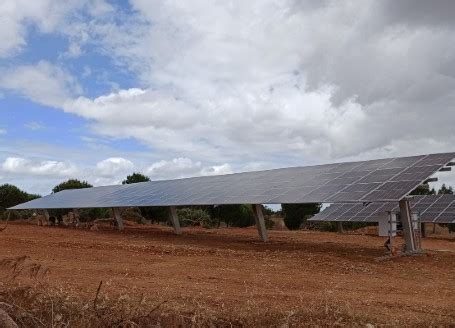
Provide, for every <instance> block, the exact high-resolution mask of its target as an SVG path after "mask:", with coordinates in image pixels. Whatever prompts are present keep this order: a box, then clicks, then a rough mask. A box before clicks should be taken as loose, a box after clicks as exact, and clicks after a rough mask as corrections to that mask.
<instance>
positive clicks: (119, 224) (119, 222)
mask: <svg viewBox="0 0 455 328" xmlns="http://www.w3.org/2000/svg"><path fill="white" fill-rule="evenodd" d="M112 212H113V213H114V219H115V221H117V229H118V230H120V231H122V230H123V219H122V214H121V213H120V209H119V208H118V207H114V208H112Z"/></svg>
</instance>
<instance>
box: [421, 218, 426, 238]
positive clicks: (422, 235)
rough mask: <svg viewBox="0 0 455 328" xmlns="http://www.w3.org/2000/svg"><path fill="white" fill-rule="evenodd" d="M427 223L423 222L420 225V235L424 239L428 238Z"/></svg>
mask: <svg viewBox="0 0 455 328" xmlns="http://www.w3.org/2000/svg"><path fill="white" fill-rule="evenodd" d="M425 228H426V227H425V223H424V222H421V223H420V234H421V237H422V238H427V231H426V230H425Z"/></svg>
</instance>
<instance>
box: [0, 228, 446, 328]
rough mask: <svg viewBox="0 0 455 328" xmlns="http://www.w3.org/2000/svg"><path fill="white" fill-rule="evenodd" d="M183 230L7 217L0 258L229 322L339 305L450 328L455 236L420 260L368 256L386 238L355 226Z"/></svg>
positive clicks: (343, 311)
mask: <svg viewBox="0 0 455 328" xmlns="http://www.w3.org/2000/svg"><path fill="white" fill-rule="evenodd" d="M183 230H184V234H183V235H181V236H176V235H173V234H172V230H171V229H170V228H168V227H163V226H155V225H145V226H143V225H133V226H127V227H126V230H125V231H124V232H117V231H114V230H112V228H109V227H105V228H100V230H98V231H89V230H83V229H75V228H58V227H38V226H34V225H26V224H14V223H11V224H9V225H8V227H7V229H5V230H4V231H2V232H1V233H0V259H2V258H6V257H16V256H23V255H28V256H30V258H31V259H33V261H36V262H39V263H41V264H43V265H44V266H46V267H48V268H49V272H50V273H49V275H48V276H47V278H46V279H47V280H48V281H47V283H49V285H50V286H54V287H56V288H63V289H64V290H65V291H66V292H68V293H71V294H73V295H77V296H78V297H81V298H86V299H90V298H93V297H94V295H95V293H96V290H97V287H98V286H99V283H100V281H103V288H104V291H106V292H109V293H111V294H113V295H122V294H124V293H128V294H131V293H133V294H137V295H144V296H145V297H147V298H148V299H152V300H156V302H157V303H158V302H163V301H165V302H166V304H165V306H166V307H167V309H173V310H175V311H176V312H179V313H185V312H192V313H200V314H201V315H204V313H206V314H207V315H216V316H218V317H226V318H229V320H231V322H235V321H236V320H238V321H237V322H250V323H255V324H254V325H270V326H272V325H273V326H275V325H278V324H280V325H281V324H285V325H286V324H290V325H292V323H293V319H292V318H293V316H294V315H297V313H300V312H302V311H303V312H305V311H306V313H307V320H309V321H307V322H306V323H307V324H309V325H310V324H311V322H312V321H311V315H312V313H319V314H320V313H321V311H323V312H322V313H324V311H325V313H326V315H329V314H330V315H333V312H337V311H339V317H340V319H337V320H338V321H339V322H338V323H340V324H343V323H344V324H348V325H350V323H355V322H356V321H357V322H362V323H368V322H371V323H373V324H388V325H393V326H416V325H419V326H428V325H442V326H451V325H455V238H452V237H444V238H442V237H441V238H435V237H429V238H427V239H425V240H424V241H423V248H424V249H426V250H427V251H426V253H425V254H424V255H420V256H406V257H397V258H393V259H391V260H385V261H384V260H382V261H378V258H380V257H383V256H384V255H385V254H386V252H385V249H384V247H383V244H384V241H385V238H382V237H377V236H371V235H362V234H359V233H345V234H337V233H323V232H311V231H270V232H269V237H270V241H269V242H267V243H263V242H260V241H259V240H258V238H257V232H256V230H255V229H253V228H246V229H239V228H223V229H211V230H207V229H202V228H185V229H183ZM312 311H313V312H312ZM329 312H330V313H329ZM247 317H248V318H255V319H254V320H253V321H251V320H250V321H245V320H244V318H247ZM242 320H243V321H242ZM335 323H336V322H335ZM294 324H295V325H301V324H302V322H297V323H296V322H294Z"/></svg>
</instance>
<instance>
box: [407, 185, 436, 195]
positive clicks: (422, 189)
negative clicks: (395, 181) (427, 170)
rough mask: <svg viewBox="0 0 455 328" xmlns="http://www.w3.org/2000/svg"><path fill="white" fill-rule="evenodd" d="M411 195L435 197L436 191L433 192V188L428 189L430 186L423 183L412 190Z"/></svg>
mask: <svg viewBox="0 0 455 328" xmlns="http://www.w3.org/2000/svg"><path fill="white" fill-rule="evenodd" d="M411 195H436V190H434V188H431V189H430V185H429V184H428V183H424V184H421V185H420V186H418V187H417V188H416V189H414V190H413V191H412V192H411Z"/></svg>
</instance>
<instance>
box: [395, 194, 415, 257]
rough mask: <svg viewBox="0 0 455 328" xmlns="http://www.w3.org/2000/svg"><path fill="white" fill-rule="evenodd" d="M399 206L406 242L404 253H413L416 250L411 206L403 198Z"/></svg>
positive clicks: (407, 200)
mask: <svg viewBox="0 0 455 328" xmlns="http://www.w3.org/2000/svg"><path fill="white" fill-rule="evenodd" d="M399 204H400V220H401V224H402V226H403V235H404V240H405V242H406V252H415V251H416V250H417V243H416V236H415V233H414V224H413V222H412V215H411V206H410V205H409V199H406V198H403V199H402V200H400V202H399Z"/></svg>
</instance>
